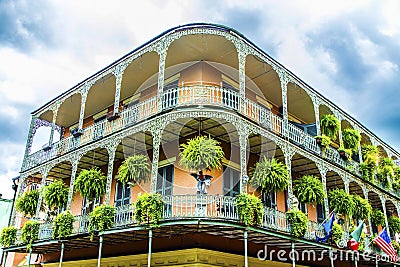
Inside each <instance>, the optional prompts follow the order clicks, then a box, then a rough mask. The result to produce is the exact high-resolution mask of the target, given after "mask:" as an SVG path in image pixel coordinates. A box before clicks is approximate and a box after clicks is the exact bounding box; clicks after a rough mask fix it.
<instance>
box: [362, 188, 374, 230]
mask: <svg viewBox="0 0 400 267" xmlns="http://www.w3.org/2000/svg"><path fill="white" fill-rule="evenodd" d="M362 190H363V194H364V198H365V199H366V200H367V201H369V200H368V189H367V187H366V186H365V185H363V186H362ZM368 227H369V233H370V234H371V235H372V223H371V215H370V216H369V217H368Z"/></svg>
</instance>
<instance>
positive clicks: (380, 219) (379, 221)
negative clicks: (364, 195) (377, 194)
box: [371, 209, 386, 227]
mask: <svg viewBox="0 0 400 267" xmlns="http://www.w3.org/2000/svg"><path fill="white" fill-rule="evenodd" d="M371 222H372V223H373V224H374V225H375V226H376V227H378V226H379V225H381V226H383V225H385V223H386V222H385V214H383V212H382V211H381V210H378V209H372V213H371Z"/></svg>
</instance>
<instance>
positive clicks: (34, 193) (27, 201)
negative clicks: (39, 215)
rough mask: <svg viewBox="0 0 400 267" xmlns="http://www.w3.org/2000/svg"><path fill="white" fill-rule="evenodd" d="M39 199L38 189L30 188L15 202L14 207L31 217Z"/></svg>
mask: <svg viewBox="0 0 400 267" xmlns="http://www.w3.org/2000/svg"><path fill="white" fill-rule="evenodd" d="M38 200H39V191H38V190H31V191H28V192H25V193H24V194H23V195H22V196H21V197H19V198H18V199H17V201H16V202H15V208H16V209H17V211H18V212H21V213H23V214H24V216H29V217H33V216H35V213H36V207H37V204H38Z"/></svg>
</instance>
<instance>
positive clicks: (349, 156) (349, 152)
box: [338, 147, 353, 160]
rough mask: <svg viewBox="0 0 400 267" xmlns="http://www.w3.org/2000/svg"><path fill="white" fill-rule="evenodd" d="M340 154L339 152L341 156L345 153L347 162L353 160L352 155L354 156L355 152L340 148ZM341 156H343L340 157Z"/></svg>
mask: <svg viewBox="0 0 400 267" xmlns="http://www.w3.org/2000/svg"><path fill="white" fill-rule="evenodd" d="M338 152H339V154H342V153H344V159H345V160H351V155H352V154H353V150H351V149H347V148H344V147H339V148H338ZM340 156H342V155H340Z"/></svg>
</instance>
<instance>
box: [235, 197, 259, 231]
mask: <svg viewBox="0 0 400 267" xmlns="http://www.w3.org/2000/svg"><path fill="white" fill-rule="evenodd" d="M235 205H236V208H237V212H238V215H239V218H240V220H241V221H242V222H243V223H244V225H246V226H255V225H261V224H262V218H263V214H264V207H263V204H262V202H261V199H259V198H258V197H256V196H254V195H250V194H246V193H242V194H239V195H238V196H237V198H236V202H235Z"/></svg>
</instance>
